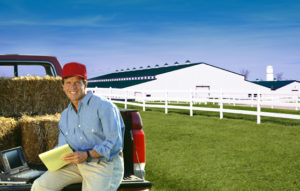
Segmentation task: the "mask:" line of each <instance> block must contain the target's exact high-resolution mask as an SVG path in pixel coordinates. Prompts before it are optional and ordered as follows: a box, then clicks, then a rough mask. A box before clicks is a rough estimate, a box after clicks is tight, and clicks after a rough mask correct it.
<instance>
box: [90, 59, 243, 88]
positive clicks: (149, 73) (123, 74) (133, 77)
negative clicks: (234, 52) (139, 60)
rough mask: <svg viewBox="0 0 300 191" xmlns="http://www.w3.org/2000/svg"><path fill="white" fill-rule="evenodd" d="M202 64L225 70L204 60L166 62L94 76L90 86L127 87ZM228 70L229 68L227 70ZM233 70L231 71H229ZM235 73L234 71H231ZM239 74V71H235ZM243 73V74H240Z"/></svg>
mask: <svg viewBox="0 0 300 191" xmlns="http://www.w3.org/2000/svg"><path fill="white" fill-rule="evenodd" d="M200 64H206V65H208V66H211V67H214V68H218V69H221V70H225V69H222V68H219V67H216V66H212V65H209V64H207V63H204V62H199V63H193V64H182V65H179V64H175V65H173V66H167V65H166V64H165V65H164V66H162V67H155V68H150V66H148V67H147V68H145V69H139V70H138V69H136V70H126V71H120V72H114V73H110V74H106V75H102V76H97V77H93V78H89V79H88V87H90V88H91V87H103V88H107V87H112V88H125V87H129V86H133V85H137V84H141V83H145V82H149V81H152V80H156V76H157V75H159V74H164V73H167V72H172V71H175V70H179V69H183V68H188V67H192V66H196V65H200ZM225 71H228V70H225ZM228 72H231V71H228ZM231 73H234V72H231ZM234 74H237V73H234ZM238 75H241V74H238Z"/></svg>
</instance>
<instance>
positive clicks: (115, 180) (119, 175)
mask: <svg viewBox="0 0 300 191" xmlns="http://www.w3.org/2000/svg"><path fill="white" fill-rule="evenodd" d="M113 164H114V168H113V174H112V180H111V184H110V191H115V190H117V189H118V188H119V186H120V184H121V182H122V180H123V176H124V162H123V156H120V155H118V156H116V157H115V158H114V162H113Z"/></svg>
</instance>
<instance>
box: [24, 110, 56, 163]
mask: <svg viewBox="0 0 300 191" xmlns="http://www.w3.org/2000/svg"><path fill="white" fill-rule="evenodd" d="M59 118H60V115H59V114H56V115H45V116H35V117H32V116H26V115H24V116H22V118H21V119H20V120H19V124H20V127H21V135H22V146H23V150H24V153H25V157H26V158H27V160H28V162H30V163H41V161H40V159H39V157H38V155H39V154H40V153H42V152H45V151H47V150H49V149H51V148H53V147H54V146H55V145H56V144H57V140H58V133H59V131H58V121H59Z"/></svg>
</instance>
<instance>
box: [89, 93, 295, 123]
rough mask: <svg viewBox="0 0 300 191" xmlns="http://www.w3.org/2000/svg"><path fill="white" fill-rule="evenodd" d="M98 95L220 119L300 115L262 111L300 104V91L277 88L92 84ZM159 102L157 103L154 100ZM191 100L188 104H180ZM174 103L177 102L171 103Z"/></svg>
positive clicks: (123, 102) (134, 103) (122, 101)
mask: <svg viewBox="0 0 300 191" xmlns="http://www.w3.org/2000/svg"><path fill="white" fill-rule="evenodd" d="M88 90H89V91H92V92H94V93H95V94H96V95H100V96H103V97H106V98H108V99H110V100H112V102H114V103H120V104H124V107H125V109H126V108H127V106H128V105H133V106H138V107H142V108H143V111H146V108H162V109H165V113H166V114H167V113H168V109H182V110H189V111H190V116H193V112H194V111H210V112H218V113H219V114H220V119H222V118H223V113H234V114H244V115H254V116H257V124H260V123H261V116H266V117H277V118H287V119H300V115H296V114H284V113H272V112H262V111H261V107H269V108H288V109H294V110H298V109H299V107H300V94H299V93H281V94H279V93H275V92H265V93H261V92H259V91H257V92H254V91H253V92H250V93H249V92H242V91H222V90H220V91H192V90H191V91H137V90H128V89H114V88H88ZM154 103H155V104H154ZM183 103H184V104H186V103H188V106H185V105H180V104H183ZM201 103H202V104H208V103H213V104H218V105H219V107H218V108H215V107H209V105H207V106H205V107H197V106H194V104H201ZM170 104H173V105H170ZM174 104H176V105H174ZM224 105H233V106H237V105H239V106H250V107H256V111H249V110H238V109H224Z"/></svg>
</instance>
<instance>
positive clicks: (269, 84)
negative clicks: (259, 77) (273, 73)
mask: <svg viewBox="0 0 300 191" xmlns="http://www.w3.org/2000/svg"><path fill="white" fill-rule="evenodd" d="M293 82H296V80H283V81H253V83H255V84H258V85H261V86H265V87H267V88H270V89H271V90H276V89H278V88H281V87H283V86H286V85H288V84H290V83H293Z"/></svg>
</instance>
